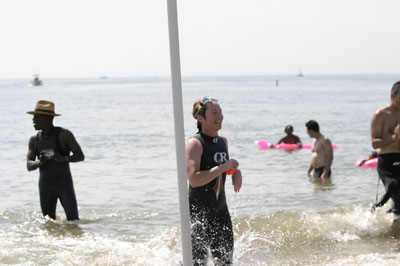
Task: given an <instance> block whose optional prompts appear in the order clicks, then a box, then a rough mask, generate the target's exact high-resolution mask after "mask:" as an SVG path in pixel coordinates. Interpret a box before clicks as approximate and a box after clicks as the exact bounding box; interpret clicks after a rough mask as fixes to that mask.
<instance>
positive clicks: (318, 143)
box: [306, 120, 333, 178]
mask: <svg viewBox="0 0 400 266" xmlns="http://www.w3.org/2000/svg"><path fill="white" fill-rule="evenodd" d="M306 128H307V134H308V135H309V136H310V138H313V139H315V140H314V141H313V143H312V147H311V152H312V157H311V162H310V166H309V167H308V171H307V175H308V176H311V171H312V170H313V169H314V173H313V177H321V178H327V177H330V176H331V166H332V162H333V148H332V143H331V141H330V139H329V138H328V137H326V136H324V135H322V134H321V133H320V132H319V125H318V123H317V121H315V120H310V121H308V122H307V123H306Z"/></svg>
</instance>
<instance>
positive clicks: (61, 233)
mask: <svg viewBox="0 0 400 266" xmlns="http://www.w3.org/2000/svg"><path fill="white" fill-rule="evenodd" d="M41 229H42V230H45V231H46V232H47V233H48V234H49V235H51V236H53V237H81V236H83V235H84V232H83V230H82V228H81V227H80V226H79V221H73V222H70V221H65V220H64V221H62V220H61V221H60V220H55V221H54V220H51V219H50V218H47V217H45V222H44V223H43V224H42V226H41Z"/></svg>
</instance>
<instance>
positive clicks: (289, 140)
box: [276, 125, 301, 148]
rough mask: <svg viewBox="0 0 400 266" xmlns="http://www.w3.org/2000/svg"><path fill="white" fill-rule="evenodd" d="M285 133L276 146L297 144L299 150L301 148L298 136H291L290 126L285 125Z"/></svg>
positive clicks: (291, 127) (291, 129) (291, 128)
mask: <svg viewBox="0 0 400 266" xmlns="http://www.w3.org/2000/svg"><path fill="white" fill-rule="evenodd" d="M285 133H286V136H284V137H283V138H281V139H280V140H279V141H278V143H276V144H281V143H284V144H297V145H299V148H301V140H300V138H299V137H298V136H296V135H294V134H293V126H292V125H287V126H286V127H285Z"/></svg>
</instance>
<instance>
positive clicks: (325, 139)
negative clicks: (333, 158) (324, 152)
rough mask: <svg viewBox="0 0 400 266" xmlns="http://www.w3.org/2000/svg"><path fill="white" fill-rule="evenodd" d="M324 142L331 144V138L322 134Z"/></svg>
mask: <svg viewBox="0 0 400 266" xmlns="http://www.w3.org/2000/svg"><path fill="white" fill-rule="evenodd" d="M324 142H325V143H326V144H331V139H330V138H329V137H327V136H324Z"/></svg>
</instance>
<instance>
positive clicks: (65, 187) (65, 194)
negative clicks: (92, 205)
mask: <svg viewBox="0 0 400 266" xmlns="http://www.w3.org/2000/svg"><path fill="white" fill-rule="evenodd" d="M60 130H61V128H60V127H54V128H53V129H52V130H51V131H50V133H49V134H48V135H45V134H43V132H42V131H39V133H38V135H37V145H36V156H37V157H38V158H39V154H40V152H42V151H45V150H53V151H54V153H58V154H61V155H62V156H68V155H69V154H63V152H62V151H61V148H60V145H59V140H58V134H59V132H60ZM39 173H40V176H39V195H40V207H41V208H42V213H43V215H44V216H46V215H48V216H50V217H51V218H53V219H56V206H57V199H60V202H61V205H62V206H63V208H64V211H65V214H66V215H67V219H68V220H78V219H79V215H78V207H77V202H76V197H75V190H74V185H73V181H72V176H71V171H70V168H69V163H68V162H65V163H56V162H54V161H52V160H50V161H48V162H46V163H45V164H44V165H42V166H41V167H40V168H39Z"/></svg>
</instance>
